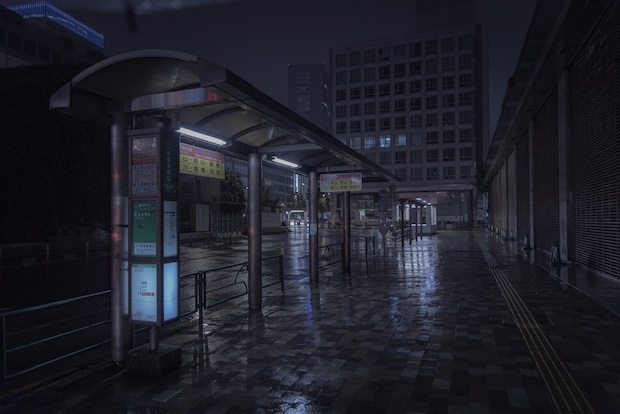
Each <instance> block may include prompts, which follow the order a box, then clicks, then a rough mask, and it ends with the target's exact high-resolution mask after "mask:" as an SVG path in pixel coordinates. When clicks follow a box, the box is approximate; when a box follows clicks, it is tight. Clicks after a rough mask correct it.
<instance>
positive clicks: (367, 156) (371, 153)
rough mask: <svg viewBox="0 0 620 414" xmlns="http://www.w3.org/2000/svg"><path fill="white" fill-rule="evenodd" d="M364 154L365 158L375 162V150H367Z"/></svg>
mask: <svg viewBox="0 0 620 414" xmlns="http://www.w3.org/2000/svg"><path fill="white" fill-rule="evenodd" d="M364 155H365V156H366V158H368V159H369V160H370V161H372V162H377V153H375V152H369V153H367V154H364Z"/></svg>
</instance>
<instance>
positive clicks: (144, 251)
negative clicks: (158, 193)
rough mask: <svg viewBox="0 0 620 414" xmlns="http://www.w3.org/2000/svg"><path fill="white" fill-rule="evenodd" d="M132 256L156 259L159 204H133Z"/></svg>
mask: <svg viewBox="0 0 620 414" xmlns="http://www.w3.org/2000/svg"><path fill="white" fill-rule="evenodd" d="M131 254H132V256H134V257H155V256H156V254H157V202H156V201H155V200H135V201H132V202H131Z"/></svg>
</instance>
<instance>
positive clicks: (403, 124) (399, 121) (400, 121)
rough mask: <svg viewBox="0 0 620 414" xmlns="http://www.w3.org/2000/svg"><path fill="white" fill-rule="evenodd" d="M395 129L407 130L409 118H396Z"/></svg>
mask: <svg viewBox="0 0 620 414" xmlns="http://www.w3.org/2000/svg"><path fill="white" fill-rule="evenodd" d="M394 128H396V129H405V128H407V117H406V116H397V117H394Z"/></svg>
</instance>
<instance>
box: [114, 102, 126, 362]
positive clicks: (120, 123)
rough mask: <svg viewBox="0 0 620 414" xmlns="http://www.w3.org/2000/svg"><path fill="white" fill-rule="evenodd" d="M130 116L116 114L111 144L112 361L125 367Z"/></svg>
mask: <svg viewBox="0 0 620 414" xmlns="http://www.w3.org/2000/svg"><path fill="white" fill-rule="evenodd" d="M126 121H127V120H126V117H125V116H124V115H120V114H119V115H115V116H114V118H113V119H112V127H111V130H110V141H111V153H112V162H111V167H112V168H111V193H112V194H111V196H112V197H111V213H112V214H111V215H112V217H111V223H110V224H111V226H110V229H111V234H110V261H111V263H110V279H111V280H110V288H111V323H110V324H111V332H110V344H111V358H112V362H114V363H115V364H117V365H124V364H125V360H126V358H127V349H128V348H129V318H128V301H129V297H128V294H129V292H128V290H129V289H128V273H127V272H128V269H127V266H128V261H127V260H128V251H129V240H128V223H129V217H128V206H127V196H128V176H127V174H128V154H127V135H126V133H125V129H126Z"/></svg>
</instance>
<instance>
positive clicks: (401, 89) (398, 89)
mask: <svg viewBox="0 0 620 414" xmlns="http://www.w3.org/2000/svg"><path fill="white" fill-rule="evenodd" d="M404 93H405V82H396V83H394V95H402V94H404Z"/></svg>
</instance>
